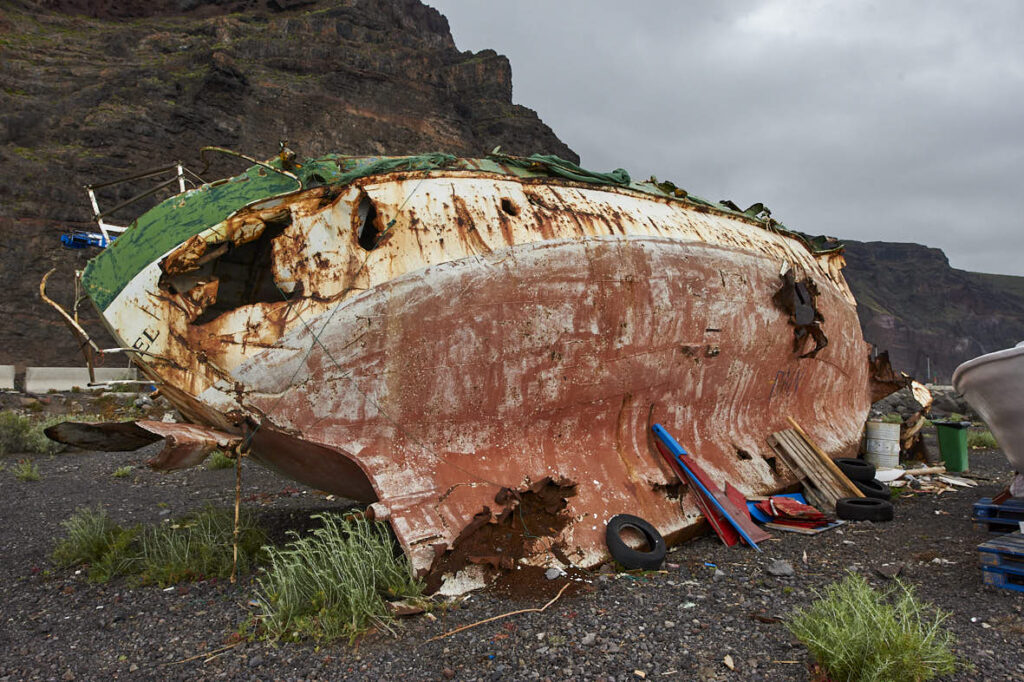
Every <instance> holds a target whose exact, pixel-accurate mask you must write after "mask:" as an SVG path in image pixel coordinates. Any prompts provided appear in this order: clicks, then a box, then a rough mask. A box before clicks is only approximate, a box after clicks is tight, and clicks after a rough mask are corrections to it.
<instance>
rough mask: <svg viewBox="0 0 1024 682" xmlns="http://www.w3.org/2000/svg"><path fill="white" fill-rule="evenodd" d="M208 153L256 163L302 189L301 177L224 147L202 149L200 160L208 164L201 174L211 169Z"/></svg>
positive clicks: (200, 150)
mask: <svg viewBox="0 0 1024 682" xmlns="http://www.w3.org/2000/svg"><path fill="white" fill-rule="evenodd" d="M289 151H290V150H289ZM206 152H220V153H221V154H227V155H228V156H234V157H237V158H239V159H243V160H245V161H248V162H249V163H254V164H256V165H257V166H260V167H262V168H266V169H267V170H271V171H274V172H275V173H280V174H281V175H283V176H285V177H287V178H291V179H292V180H294V181H295V182H296V183H298V185H299V189H302V180H300V179H299V176H297V175H296V174H295V173H290V172H288V171H286V170H284V169H283V168H277V167H276V166H272V165H270V164H269V163H267V162H266V161H260V160H259V159H254V158H253V157H251V156H249V155H247V154H243V153H241V152H236V151H235V150H233V149H225V148H224V147H201V148H200V149H199V158H200V159H201V160H202V162H203V163H204V164H206V165H204V166H203V169H202V170H201V171H199V172H200V173H205V172H206V170H207V169H208V168H209V167H210V161H209V160H208V159H207V158H206Z"/></svg>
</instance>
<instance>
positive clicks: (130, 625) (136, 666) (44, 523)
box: [0, 451, 1024, 680]
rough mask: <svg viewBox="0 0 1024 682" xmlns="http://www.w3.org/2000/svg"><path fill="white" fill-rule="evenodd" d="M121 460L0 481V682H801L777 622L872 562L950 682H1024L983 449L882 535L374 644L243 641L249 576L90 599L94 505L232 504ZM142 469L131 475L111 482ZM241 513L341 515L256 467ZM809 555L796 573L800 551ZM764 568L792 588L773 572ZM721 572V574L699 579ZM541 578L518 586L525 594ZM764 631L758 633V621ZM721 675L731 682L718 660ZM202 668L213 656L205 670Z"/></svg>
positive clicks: (64, 460) (145, 516)
mask: <svg viewBox="0 0 1024 682" xmlns="http://www.w3.org/2000/svg"><path fill="white" fill-rule="evenodd" d="M145 457H146V453H145V452H143V451H139V452H135V453H115V454H111V453H100V454H96V453H83V452H78V451H71V452H66V453H63V454H60V455H56V456H54V457H37V458H36V460H35V461H36V462H37V464H38V467H39V471H40V473H41V475H42V480H40V481H38V482H34V483H33V482H22V481H19V480H17V479H16V478H15V477H14V475H13V474H12V473H11V470H10V465H11V464H13V463H14V460H15V459H16V457H7V458H6V459H5V460H4V463H5V464H7V465H8V466H7V469H6V470H4V471H2V472H0V514H2V517H3V523H2V524H0V550H2V552H3V557H4V560H3V563H2V566H0V571H2V574H0V623H2V627H0V652H2V653H0V680H23V679H52V680H74V679H79V680H91V679H98V678H104V677H109V678H136V679H182V680H186V679H187V680H197V679H259V680H263V679H267V680H270V679H275V680H298V679H332V680H337V679H367V680H369V679H373V680H377V679H392V678H398V677H401V678H405V679H409V680H420V679H459V680H473V679H476V680H483V679H487V680H498V679H553V680H564V679H606V680H612V679H616V680H635V679H640V676H639V675H638V674H637V673H635V672H634V671H642V672H643V673H645V674H646V679H648V680H652V679H655V680H659V679H698V678H701V679H737V680H758V679H764V680H802V679H807V678H808V675H809V661H808V653H807V650H806V649H805V648H804V647H803V646H801V645H800V644H798V643H796V642H794V641H793V639H792V638H791V636H790V635H789V634H788V633H787V631H786V630H785V628H784V626H783V625H782V624H780V623H778V622H772V621H774V617H778V616H786V615H787V614H789V613H791V612H792V610H793V609H794V608H796V607H799V606H804V605H807V604H808V603H809V602H810V601H811V599H812V598H813V591H814V590H815V589H820V588H821V587H823V586H824V585H826V584H828V583H830V582H832V581H834V580H837V579H840V578H842V577H843V575H844V574H845V573H846V572H847V571H851V570H852V571H856V572H858V573H860V574H862V575H864V576H866V577H867V578H868V579H869V580H870V581H871V582H872V583H874V584H876V585H883V584H885V583H886V582H887V581H886V579H885V578H883V577H881V576H880V575H878V574H877V573H876V569H878V568H881V567H883V565H884V564H892V563H895V562H902V563H904V564H905V565H904V568H903V575H904V576H905V578H906V580H907V581H908V582H909V583H910V584H912V585H914V586H915V587H916V588H917V590H918V592H919V594H920V595H921V596H922V597H923V598H925V599H926V600H928V601H931V602H934V603H935V604H937V605H939V606H940V607H942V608H943V609H946V610H948V611H951V612H952V613H953V615H952V617H951V618H950V619H949V621H948V626H949V627H950V628H951V629H952V630H953V631H954V632H955V633H956V636H957V645H956V649H955V653H956V654H957V656H959V657H960V658H961V659H964V660H965V661H967V662H969V664H970V665H971V666H973V667H971V668H968V669H962V670H961V671H960V672H959V673H958V674H957V675H956V676H955V678H956V679H971V680H1011V679H1012V680H1019V679H1024V655H1022V654H1021V645H1022V643H1024V615H1022V613H1024V594H1022V593H1019V592H1010V591H1005V590H998V589H994V588H991V587H985V586H983V585H982V584H981V571H980V570H979V568H978V558H977V553H976V550H975V547H976V546H977V544H978V543H979V542H982V541H984V540H985V539H986V538H987V537H988V536H987V535H986V534H985V533H982V532H980V531H977V530H975V529H974V528H973V527H972V525H971V522H970V520H969V518H970V514H971V505H972V504H973V503H974V502H975V501H976V500H977V499H978V498H980V497H982V496H986V495H991V494H993V493H994V492H996V491H997V490H999V489H1000V487H1001V486H1002V485H1004V484H1005V483H1006V482H1007V481H1008V480H1009V473H1008V472H1007V464H1006V461H1005V459H1004V458H1003V457H1002V455H1000V454H999V453H998V452H995V451H985V452H979V451H975V452H972V453H971V465H972V469H973V472H974V473H975V474H978V475H982V476H989V477H991V478H992V480H991V481H989V482H983V483H982V485H980V486H979V487H978V488H976V489H972V490H966V491H958V492H953V493H946V494H942V495H933V494H921V495H916V496H909V497H906V498H901V499H900V500H899V501H898V506H897V518H896V520H895V521H894V522H892V523H887V524H878V525H872V524H867V523H862V524H851V525H847V526H846V527H844V528H841V529H837V530H834V531H830V532H827V533H823V534H821V535H818V536H814V537H804V536H800V535H795V534H787V533H776V534H775V538H774V539H773V540H771V541H768V542H766V543H764V544H763V547H764V550H765V551H764V553H763V554H758V553H756V552H754V551H753V550H751V549H749V548H745V547H737V548H732V549H729V548H726V547H724V546H723V545H722V544H721V543H720V542H719V541H718V540H717V539H716V538H714V537H710V536H707V537H702V538H699V539H696V540H693V541H691V542H688V543H685V544H684V545H682V546H680V547H678V548H675V549H674V550H673V551H672V552H671V553H670V555H669V561H670V563H669V565H667V566H666V569H665V572H664V573H663V574H656V575H652V576H648V577H635V576H629V575H619V576H614V575H602V574H599V573H594V574H590V575H587V576H584V578H585V579H586V580H588V581H589V582H584V583H581V584H578V585H576V586H575V587H576V588H577V589H575V590H573V591H571V592H574V593H573V594H572V595H571V596H570V595H569V594H567V595H565V596H563V597H562V598H561V599H560V600H559V601H558V602H556V603H555V604H554V605H553V606H551V607H550V608H549V609H548V610H547V611H546V612H544V613H530V614H523V615H518V616H514V617H512V618H509V619H506V620H500V621H497V622H494V623H489V624H486V625H483V626H480V627H477V628H475V629H471V630H468V631H465V632H462V633H459V634H456V635H454V636H452V637H449V638H446V639H443V640H439V641H434V642H429V643H428V642H427V641H426V640H428V639H429V638H431V637H433V636H436V635H439V634H442V633H444V632H446V631H448V630H450V629H453V628H455V627H458V626H460V625H465V624H467V623H472V622H475V621H478V620H482V619H485V618H488V617H490V616H494V615H498V614H501V613H504V612H507V611H511V610H515V609H522V608H529V607H537V606H540V605H542V604H543V602H544V600H545V599H546V598H547V597H548V595H550V594H552V593H553V592H555V591H556V590H557V588H558V587H560V585H561V584H562V583H561V582H560V581H559V580H556V581H552V582H551V584H550V585H538V587H547V588H548V589H545V590H543V591H537V592H536V593H535V594H531V595H530V596H529V597H524V596H522V591H518V592H517V591H515V590H508V589H502V590H495V591H491V592H478V593H474V594H472V595H471V596H470V597H469V598H468V599H466V600H464V601H463V602H461V604H460V605H458V606H456V607H455V608H449V609H439V610H437V611H436V612H435V614H436V615H435V617H434V618H433V619H432V618H430V617H426V616H413V617H410V618H406V619H405V620H403V622H402V624H401V626H400V627H399V629H398V631H397V633H396V635H394V636H392V635H390V634H387V633H378V634H371V635H370V636H368V637H366V638H364V639H363V640H362V641H361V642H360V643H359V644H358V646H357V647H355V648H353V647H350V646H348V645H347V644H345V643H335V644H328V645H320V646H317V645H315V644H313V643H307V644H276V645H275V644H271V643H265V642H247V641H243V642H242V643H241V644H238V645H237V646H234V647H233V648H230V649H227V650H224V651H223V652H221V653H219V654H218V650H220V649H221V648H222V647H224V646H226V645H229V644H232V643H236V642H238V638H237V634H236V633H237V631H238V629H239V626H240V624H241V623H243V622H244V621H245V619H246V617H247V616H248V614H249V609H250V608H251V607H249V606H248V605H247V603H248V602H249V600H250V599H251V598H252V596H253V593H254V586H253V583H252V579H251V578H246V579H243V580H241V581H240V582H239V583H238V584H236V585H230V584H228V583H227V582H226V581H216V582H215V581H205V582H199V583H193V584H187V585H182V586H180V587H175V588H171V589H168V590H161V589H160V588H158V587H131V586H129V585H128V584H126V583H125V582H123V581H120V580H117V581H113V582H110V583H107V584H102V585H96V584H91V583H89V582H87V581H86V579H85V575H84V572H79V571H76V570H73V569H72V570H60V569H54V568H53V566H52V565H51V564H50V563H49V561H48V559H47V555H48V553H49V551H50V550H51V548H52V546H53V542H54V540H55V539H56V538H57V537H59V536H60V534H61V527H60V522H61V521H62V520H64V519H66V518H67V517H68V516H69V515H70V514H71V513H72V512H73V511H74V510H75V509H76V508H78V507H81V506H84V505H95V504H97V503H102V505H103V506H104V508H106V509H107V510H109V513H110V515H111V516H112V517H113V518H114V519H116V520H117V521H118V522H120V523H122V524H132V523H140V522H141V523H157V522H160V521H161V520H163V519H166V518H168V517H172V518H173V517H176V516H178V515H180V514H182V513H184V512H187V511H190V510H194V509H197V508H199V507H201V506H202V505H203V504H205V503H207V502H212V503H214V504H217V505H224V506H228V505H230V504H231V502H232V500H233V495H234V492H233V486H234V472H233V470H230V469H228V470H219V471H208V470H205V469H193V470H188V471H184V472H178V473H173V474H159V473H155V472H152V471H150V470H148V469H146V468H145V466H144V465H143V464H142V462H143V460H144V459H145ZM124 465H133V466H135V467H137V468H136V469H135V470H134V471H133V473H132V475H131V476H130V477H129V478H125V479H115V478H113V477H112V476H111V474H112V473H113V471H114V470H115V469H116V468H118V467H120V466H124ZM243 474H244V478H243V484H244V491H243V495H244V498H245V499H246V502H245V505H246V507H248V508H249V509H251V510H253V511H254V512H255V513H256V514H258V516H259V518H260V520H261V521H262V522H263V523H264V524H265V525H266V526H267V527H268V528H269V529H270V530H271V533H272V535H273V536H274V537H275V538H276V539H278V540H280V539H281V538H283V537H284V531H285V530H286V529H288V528H296V529H302V528H304V527H306V526H308V516H309V515H310V514H311V513H315V512H317V511H322V510H325V509H332V508H337V507H339V506H340V504H341V503H340V502H337V501H332V500H328V499H326V498H325V497H323V496H322V495H319V494H317V493H315V492H313V491H307V490H302V489H299V488H297V487H296V486H295V485H294V484H293V483H291V482H289V481H286V480H284V479H281V478H278V477H276V476H275V475H274V474H271V473H269V472H267V471H265V470H262V469H260V468H258V467H255V466H246V467H245V468H244V471H243ZM805 554H806V563H805V561H804V555H805ZM774 559H784V560H788V561H789V562H791V563H792V565H793V567H794V568H795V571H796V574H795V575H794V576H793V577H788V578H779V577H773V576H771V575H769V574H768V573H767V572H766V570H765V569H766V567H767V565H768V564H769V562H771V561H772V560H774ZM705 562H707V563H712V564H715V565H717V568H718V569H719V570H720V571H722V573H724V576H719V577H718V579H717V580H716V579H715V577H714V570H715V569H713V568H710V567H707V566H706V565H705ZM536 578H537V576H535V575H531V579H533V580H536ZM766 621H767V622H766ZM726 655H729V656H731V658H732V661H733V662H734V665H735V670H734V671H730V670H729V669H728V668H727V667H726V666H725V665H724V664H723V658H724V657H725V656H726ZM211 656H212V658H211Z"/></svg>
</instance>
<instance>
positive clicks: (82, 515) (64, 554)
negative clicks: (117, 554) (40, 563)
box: [51, 507, 125, 568]
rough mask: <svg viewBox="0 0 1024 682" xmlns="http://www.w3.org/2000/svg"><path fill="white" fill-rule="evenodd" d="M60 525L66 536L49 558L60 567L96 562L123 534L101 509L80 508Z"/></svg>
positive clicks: (122, 530) (121, 529)
mask: <svg viewBox="0 0 1024 682" xmlns="http://www.w3.org/2000/svg"><path fill="white" fill-rule="evenodd" d="M60 525H61V526H63V527H64V531H65V532H66V533H67V535H66V536H65V537H64V538H63V539H61V540H60V541H59V542H57V545H56V547H54V550H53V553H52V554H51V559H53V563H55V564H57V565H58V566H60V567H62V568H66V567H68V566H77V565H78V564H95V563H97V562H98V561H100V560H101V559H102V558H103V555H104V554H106V553H107V552H108V551H109V549H110V547H111V545H113V544H114V543H115V542H116V541H117V538H118V536H120V535H123V534H124V533H125V530H124V529H123V528H121V527H120V526H119V525H117V524H116V523H114V521H113V519H111V518H110V516H109V515H108V514H107V512H105V511H104V510H103V509H102V508H101V507H94V508H93V507H83V508H81V509H79V510H77V511H76V512H75V513H74V514H72V515H71V516H70V517H69V518H68V519H66V520H64V521H62V522H61V524H60Z"/></svg>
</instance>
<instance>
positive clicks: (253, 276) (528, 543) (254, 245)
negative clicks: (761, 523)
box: [102, 172, 879, 590]
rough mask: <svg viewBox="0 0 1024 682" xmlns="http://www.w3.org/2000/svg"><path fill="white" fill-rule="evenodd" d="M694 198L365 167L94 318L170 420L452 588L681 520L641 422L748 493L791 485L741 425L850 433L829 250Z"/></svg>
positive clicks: (691, 522)
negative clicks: (383, 534) (239, 440)
mask: <svg viewBox="0 0 1024 682" xmlns="http://www.w3.org/2000/svg"><path fill="white" fill-rule="evenodd" d="M684 194H685V193H684ZM186 204H187V197H186V198H185V199H183V200H182V201H181V205H182V206H185V205H186ZM708 206H711V205H710V204H707V203H706V202H705V203H704V204H695V203H693V202H688V201H681V200H680V201H676V200H674V199H672V197H654V196H650V195H648V194H645V193H643V192H639V191H634V189H632V187H631V188H609V187H593V186H589V185H583V184H581V183H577V182H571V181H565V180H557V181H556V180H553V179H550V178H535V177H526V178H524V177H507V176H500V174H489V173H482V172H470V173H467V172H462V173H455V172H451V173H445V172H425V173H405V174H403V173H391V174H380V175H374V176H372V177H367V178H363V179H360V180H358V181H356V182H354V183H352V184H350V185H346V186H343V187H334V186H325V187H319V188H316V189H310V190H305V191H301V192H296V193H294V194H292V195H290V196H288V197H283V198H282V197H280V196H276V197H273V198H272V199H270V200H266V201H262V202H252V203H250V204H249V205H247V206H246V207H245V208H244V209H241V210H239V211H237V212H235V213H233V214H232V215H230V216H229V217H228V218H227V219H226V220H224V221H222V222H220V223H217V224H216V225H213V226H212V227H210V228H208V229H205V230H202V231H198V232H196V233H195V235H194V236H192V237H190V238H189V239H186V240H183V241H182V242H181V243H179V244H178V245H176V246H175V247H174V248H173V249H171V250H170V251H168V252H166V253H162V254H161V257H160V258H159V259H156V260H153V261H152V262H150V263H149V264H148V265H145V266H144V267H142V266H140V268H139V271H138V273H137V274H136V275H133V276H132V279H131V281H130V282H128V283H127V284H125V285H122V286H120V287H119V288H117V290H116V291H114V290H109V291H107V293H106V294H104V295H106V296H107V298H106V299H104V300H109V303H108V304H107V306H106V307H105V308H103V310H102V313H103V317H104V319H105V320H106V322H107V323H108V325H109V326H110V328H111V330H112V331H113V332H114V333H115V334H116V335H117V336H118V337H119V338H120V339H123V341H124V343H125V345H127V346H132V347H134V348H137V349H139V351H140V352H141V353H142V354H140V355H139V356H138V360H137V362H138V364H139V365H140V367H141V368H142V370H143V371H144V372H145V373H146V374H147V375H148V376H149V377H151V378H152V379H154V380H156V381H160V382H161V383H162V386H163V391H164V394H165V395H166V396H167V397H168V398H169V399H170V400H172V402H174V403H175V405H176V406H178V407H179V409H180V410H181V411H182V412H183V413H184V414H185V415H186V416H188V417H189V418H190V419H192V420H193V421H196V422H200V423H203V424H206V425H208V426H210V427H213V428H215V429H219V430H221V431H224V432H227V433H230V434H235V435H237V436H242V437H243V438H244V443H245V444H246V445H247V447H248V448H249V451H250V454H251V456H252V457H253V458H254V459H257V460H258V461H260V462H262V463H264V464H266V465H267V466H269V467H271V468H273V469H275V470H277V471H279V472H281V473H283V474H284V475H286V476H289V477H291V478H294V479H296V480H299V481H302V482H304V483H306V484H308V485H311V486H314V487H317V488H319V489H322V490H325V491H329V492H332V493H335V494H338V495H343V496H345V497H348V498H352V499H356V500H359V501H363V502H367V503H371V506H370V510H371V512H372V513H373V514H374V515H375V516H376V517H377V518H380V519H387V520H388V521H389V522H390V523H391V525H392V527H393V528H394V531H395V533H396V535H397V537H398V539H399V541H400V542H401V544H402V546H403V547H404V549H405V550H406V552H407V553H408V555H409V556H410V558H411V559H412V562H413V565H414V567H415V568H416V569H417V570H418V571H420V572H422V573H424V574H429V575H431V576H432V578H433V580H434V584H435V586H436V584H437V583H438V582H439V581H440V579H441V578H443V577H446V576H447V577H448V578H450V579H451V580H449V583H448V586H449V589H453V590H456V589H464V588H465V587H469V586H472V585H475V584H479V583H480V582H482V581H483V580H484V579H485V574H487V573H488V572H493V571H494V570H496V569H501V568H510V567H511V566H513V565H516V564H519V565H541V564H543V563H547V562H551V561H561V562H563V563H572V564H575V565H579V566H592V565H594V564H596V563H599V562H601V561H603V560H605V559H606V558H607V550H606V547H605V544H604V533H605V524H606V523H607V521H608V520H609V519H610V518H611V517H612V516H613V515H615V514H618V513H624V512H628V513H631V514H637V515H639V516H642V517H644V518H645V519H647V520H648V521H650V522H651V523H653V524H654V525H655V526H656V527H657V528H658V529H659V530H660V531H661V532H662V533H663V534H665V535H667V536H669V538H670V540H671V539H673V538H678V537H681V536H683V535H685V534H686V533H688V532H694V531H695V530H696V529H697V528H698V524H699V523H700V516H699V513H698V511H697V508H696V506H695V504H694V502H693V500H692V498H691V496H690V495H689V494H688V493H687V492H686V491H685V489H683V488H682V486H681V483H680V481H679V480H678V479H677V478H676V476H675V475H674V474H673V473H672V471H671V470H670V469H669V468H668V467H667V466H666V465H665V463H664V462H663V461H662V459H661V457H660V456H659V454H658V453H657V450H656V449H655V448H654V447H653V445H652V443H651V441H650V426H651V425H652V424H653V423H655V422H659V423H661V424H663V425H665V426H666V428H668V429H669V430H670V431H671V432H672V433H673V435H675V436H676V438H677V439H678V440H679V441H680V442H681V443H683V444H684V445H685V446H686V447H687V448H688V449H689V450H690V451H691V452H692V453H693V454H694V457H695V458H696V459H697V460H698V461H699V463H700V464H701V466H702V467H703V468H704V469H706V470H707V471H708V472H709V474H710V475H711V476H712V478H714V479H715V480H716V481H717V482H718V483H719V484H724V483H725V482H726V481H728V482H730V483H732V484H733V485H734V486H736V487H737V488H738V489H739V490H740V491H741V492H743V493H745V494H747V495H754V494H764V493H768V492H772V491H776V490H779V489H780V488H782V487H785V486H787V485H792V484H794V483H795V479H794V477H793V475H792V473H791V472H789V471H788V470H787V469H786V468H785V465H784V464H782V463H781V462H777V461H776V460H775V459H774V457H773V455H772V451H771V449H770V448H769V447H768V446H767V444H766V443H765V440H764V439H765V437H766V436H767V435H768V434H770V433H772V432H774V431H778V430H781V429H784V428H787V427H788V421H787V419H786V418H787V416H791V417H793V418H795V419H796V420H797V421H798V422H799V423H801V424H802V425H803V426H804V428H805V429H806V430H807V431H808V432H809V433H810V435H811V436H812V437H813V438H814V439H815V440H816V441H817V442H818V443H819V444H820V445H821V446H822V448H823V449H824V450H825V451H826V452H828V453H829V454H831V455H833V456H840V455H848V454H851V453H852V452H853V451H854V450H855V449H856V447H857V444H858V441H859V439H860V432H861V427H862V424H863V420H864V417H865V416H866V414H867V411H868V408H869V406H870V401H871V396H872V383H873V381H874V380H875V378H876V377H877V376H878V375H879V371H878V368H874V369H872V368H871V367H870V366H869V363H868V347H867V344H866V343H865V342H864V340H863V338H862V336H861V332H860V326H859V323H858V320H857V315H856V310H855V306H854V303H853V298H852V295H851V294H850V292H849V289H848V288H847V286H846V283H845V281H844V280H843V278H842V274H841V271H840V269H841V267H842V257H841V255H839V254H838V253H837V252H834V251H832V252H821V253H813V252H812V251H811V250H810V249H809V248H807V243H806V242H802V241H800V240H799V239H797V238H796V237H795V236H793V235H792V233H787V232H785V231H784V230H783V231H779V230H775V229H765V228H764V226H763V225H761V224H760V223H758V222H757V221H755V220H752V219H749V217H748V215H747V214H739V213H736V212H734V211H728V210H726V209H725V208H724V207H722V206H717V205H716V206H717V208H714V207H712V208H708ZM719 209H720V210H719ZM768 226H769V228H770V227H771V225H770V224H769V225H768ZM368 235H369V236H368ZM129 236H130V233H129ZM136 241H139V240H138V239H136ZM116 247H117V244H116V243H115V248H116ZM115 265H116V263H115ZM111 271H113V270H111ZM456 573H457V574H458V577H457V578H453V576H454V575H455V574H456Z"/></svg>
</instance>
